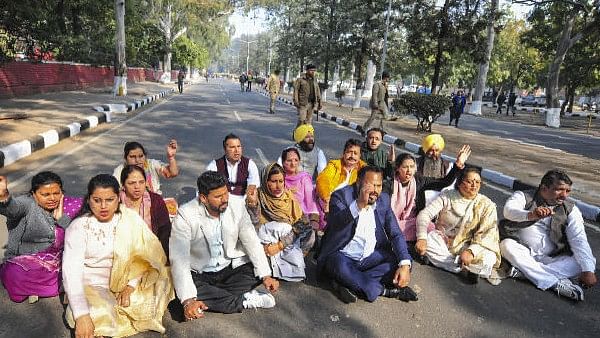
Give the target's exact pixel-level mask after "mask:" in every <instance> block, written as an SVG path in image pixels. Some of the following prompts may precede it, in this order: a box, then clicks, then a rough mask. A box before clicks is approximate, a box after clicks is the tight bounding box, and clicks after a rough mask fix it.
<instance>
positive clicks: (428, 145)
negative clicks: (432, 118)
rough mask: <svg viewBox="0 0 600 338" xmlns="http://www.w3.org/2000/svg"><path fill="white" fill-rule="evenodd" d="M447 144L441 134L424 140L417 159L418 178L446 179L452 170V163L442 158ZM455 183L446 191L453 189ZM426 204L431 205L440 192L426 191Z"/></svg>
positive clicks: (451, 183) (426, 137) (431, 135)
mask: <svg viewBox="0 0 600 338" xmlns="http://www.w3.org/2000/svg"><path fill="white" fill-rule="evenodd" d="M445 146H446V143H445V142H444V138H443V137H442V135H440V134H430V135H427V136H425V137H424V138H423V142H422V143H421V147H420V148H419V155H420V156H419V157H418V158H417V173H416V175H417V176H425V177H432V178H444V177H445V176H446V175H448V173H449V172H450V170H451V169H452V162H450V161H448V160H445V159H443V158H442V151H444V147H445ZM453 183H454V181H452V182H450V183H449V184H448V186H447V187H445V188H444V189H452V186H453ZM424 194H425V203H426V204H429V203H430V202H431V201H433V200H434V199H435V198H436V197H437V196H438V195H439V194H440V190H425V191H424Z"/></svg>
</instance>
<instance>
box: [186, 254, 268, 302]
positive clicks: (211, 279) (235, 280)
mask: <svg viewBox="0 0 600 338" xmlns="http://www.w3.org/2000/svg"><path fill="white" fill-rule="evenodd" d="M192 279H193V280H194V284H195V285H196V290H198V294H197V295H196V298H198V300H201V301H203V302H204V304H206V306H208V311H212V312H220V313H236V312H242V310H243V309H244V306H243V304H242V303H243V301H244V298H243V296H242V295H243V294H244V293H246V292H248V291H250V290H252V289H254V288H255V287H256V286H258V285H259V284H260V283H261V282H260V279H258V278H257V277H256V276H254V266H253V265H252V263H246V264H244V265H241V266H238V267H237V268H235V269H233V268H232V267H231V265H229V266H228V267H226V268H225V269H223V270H221V271H217V272H203V273H196V272H194V271H192Z"/></svg>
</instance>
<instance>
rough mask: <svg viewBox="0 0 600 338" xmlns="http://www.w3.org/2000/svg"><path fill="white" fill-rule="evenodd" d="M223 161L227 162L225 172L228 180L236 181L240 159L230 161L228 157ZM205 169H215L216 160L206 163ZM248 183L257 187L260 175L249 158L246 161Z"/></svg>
mask: <svg viewBox="0 0 600 338" xmlns="http://www.w3.org/2000/svg"><path fill="white" fill-rule="evenodd" d="M225 163H227V173H228V174H229V182H230V183H237V171H238V165H239V164H240V161H237V162H235V163H231V162H229V160H228V159H225ZM206 170H207V171H217V161H216V160H212V161H211V162H210V163H209V164H208V166H206ZM248 185H255V186H256V187H257V188H258V187H260V175H259V174H258V168H257V167H256V163H254V161H253V160H252V159H249V161H248Z"/></svg>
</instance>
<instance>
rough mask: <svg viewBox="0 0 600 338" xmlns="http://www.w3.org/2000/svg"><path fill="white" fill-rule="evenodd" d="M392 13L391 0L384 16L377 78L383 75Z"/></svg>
mask: <svg viewBox="0 0 600 338" xmlns="http://www.w3.org/2000/svg"><path fill="white" fill-rule="evenodd" d="M391 11H392V0H389V2H388V10H387V14H386V15H385V33H383V54H382V55H381V67H379V78H380V79H381V76H382V75H383V68H384V67H385V56H386V54H387V39H388V30H389V27H390V12H391Z"/></svg>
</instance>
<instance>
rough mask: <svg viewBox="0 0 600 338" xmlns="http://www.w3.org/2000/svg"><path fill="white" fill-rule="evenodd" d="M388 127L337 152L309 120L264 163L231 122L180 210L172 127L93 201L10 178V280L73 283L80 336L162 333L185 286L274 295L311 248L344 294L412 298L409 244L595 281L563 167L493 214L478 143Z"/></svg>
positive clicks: (246, 302) (8, 285)
mask: <svg viewBox="0 0 600 338" xmlns="http://www.w3.org/2000/svg"><path fill="white" fill-rule="evenodd" d="M383 136H384V135H383V131H382V130H380V129H378V128H373V129H371V130H369V131H368V132H367V134H366V140H365V141H364V142H361V141H359V140H356V139H349V140H347V141H346V143H345V145H344V149H343V152H342V155H341V156H340V158H339V159H334V160H331V161H329V162H326V157H325V155H324V153H323V151H322V150H321V149H319V148H318V147H317V146H316V145H315V136H314V129H313V127H312V126H311V125H306V124H303V125H300V126H298V127H297V128H296V129H295V130H294V135H293V137H294V141H295V144H293V145H291V146H290V147H288V148H286V149H284V150H283V151H282V153H281V157H280V158H279V159H278V161H277V162H273V163H271V164H269V165H267V166H266V167H265V168H263V170H262V172H261V173H259V169H258V167H257V165H256V164H255V163H254V161H253V160H252V159H250V158H248V157H245V156H243V147H242V143H241V140H240V138H239V137H238V136H236V135H234V134H229V135H227V136H226V137H225V139H224V140H223V150H224V155H223V156H222V157H221V158H218V159H216V160H214V161H212V162H210V163H209V164H208V166H207V168H206V169H207V170H206V171H205V172H204V173H202V174H201V175H200V176H199V177H198V179H197V182H196V185H197V188H198V195H197V198H194V199H193V200H191V201H189V202H187V203H185V204H183V205H182V206H180V207H178V208H177V212H176V213H173V212H172V211H173V210H172V209H173V208H174V206H173V201H170V200H169V199H164V198H163V196H162V193H161V190H160V187H161V185H160V181H161V178H172V177H175V176H177V175H178V172H179V170H178V167H177V161H176V159H175V156H176V152H177V147H178V146H177V142H176V141H175V140H171V142H170V143H169V145H167V159H168V163H163V162H161V161H157V160H153V159H148V158H147V153H146V151H145V149H144V147H143V146H142V145H141V144H139V143H137V142H128V143H126V145H125V148H124V163H123V164H121V165H119V166H118V167H117V168H116V169H115V171H114V173H113V175H108V174H100V175H97V176H94V177H93V178H92V179H91V180H90V181H89V183H88V186H87V194H86V196H85V197H84V198H76V197H70V196H65V195H64V189H63V182H62V180H61V178H60V177H59V176H58V175H56V174H55V173H52V172H47V171H46V172H41V173H38V174H36V175H35V176H34V177H33V178H32V180H31V190H30V191H29V193H28V194H25V195H22V196H13V195H12V194H10V193H9V191H8V180H7V178H6V177H3V176H0V214H2V215H4V216H6V218H7V227H8V234H9V236H8V242H7V244H6V251H5V254H4V261H3V263H2V265H1V266H0V280H1V281H2V284H3V285H4V288H5V289H6V291H7V293H8V295H9V297H10V299H11V300H13V301H15V302H22V301H24V300H26V299H29V302H30V303H33V302H35V301H36V300H37V299H38V298H39V297H55V296H58V295H59V294H60V293H62V292H63V288H64V292H65V296H64V298H63V299H64V303H65V304H67V306H66V310H65V319H66V322H67V323H68V324H69V325H70V327H71V328H73V329H74V330H75V336H76V337H95V336H115V337H120V336H129V335H133V334H135V333H138V332H142V331H147V330H153V331H158V332H164V331H165V328H164V326H163V324H162V317H163V314H164V311H165V310H166V308H167V305H168V304H169V302H171V301H172V300H173V299H175V297H177V299H178V301H179V302H180V303H181V305H182V307H183V315H184V317H185V319H186V320H193V319H197V318H202V317H204V312H205V311H212V312H220V313H236V312H242V311H243V309H248V308H270V307H274V306H275V298H274V296H273V294H274V293H275V292H276V291H277V290H278V289H279V281H280V280H284V281H289V282H296V281H302V280H304V279H306V274H305V269H306V264H305V257H306V256H307V255H310V254H311V253H312V252H314V257H315V259H316V265H317V274H318V276H319V277H320V278H321V279H323V280H326V281H328V282H329V284H330V286H331V288H332V290H333V292H334V294H335V295H336V296H337V297H338V298H339V299H340V300H342V301H343V302H345V303H352V302H355V301H356V300H357V299H358V298H363V299H365V300H367V301H369V302H373V301H375V300H376V299H377V298H378V297H379V296H384V297H389V298H395V299H399V300H403V301H416V300H417V299H418V295H417V294H416V293H415V292H414V291H413V290H412V289H411V288H410V286H409V284H410V278H411V269H412V265H413V259H412V257H413V256H415V258H418V259H419V260H420V261H421V262H423V263H425V264H432V265H433V266H436V267H439V268H441V269H444V270H446V271H449V272H452V273H457V274H461V275H462V276H463V277H465V280H466V281H468V282H470V283H476V282H477V280H478V279H479V278H480V277H482V278H485V279H487V280H488V281H489V282H490V283H491V284H492V285H498V284H499V283H500V282H501V279H502V278H506V277H513V278H526V279H528V280H530V281H531V282H533V283H534V284H535V285H536V286H537V287H538V288H540V289H542V290H546V289H551V290H554V291H555V292H557V293H558V295H560V296H565V297H568V298H570V299H573V300H580V301H581V300H583V298H584V294H583V290H582V286H583V287H591V286H593V285H594V284H595V283H596V276H595V265H596V261H595V258H594V256H593V255H592V251H591V248H590V246H589V244H588V241H587V237H586V234H585V228H584V223H583V218H582V215H581V212H580V211H579V209H578V208H577V206H575V205H574V204H573V203H572V202H571V201H569V200H567V197H568V195H569V193H570V191H571V185H572V181H571V180H570V178H569V177H568V176H567V174H566V173H564V172H562V171H560V170H550V171H548V172H547V173H546V175H544V177H543V178H542V180H541V183H540V185H539V187H538V188H537V190H535V191H531V192H529V191H516V192H515V193H514V194H513V195H512V196H511V197H510V198H509V199H508V201H507V202H506V204H505V206H504V211H503V215H504V219H502V220H501V221H500V222H498V217H497V213H496V205H495V203H494V202H492V201H491V200H490V199H489V198H488V197H486V196H484V195H483V194H481V193H480V188H481V184H482V177H481V173H480V171H479V169H478V168H475V167H470V166H467V165H465V163H466V161H467V160H468V158H469V156H470V154H471V149H470V147H469V146H468V145H464V146H462V147H461V148H460V150H459V151H458V153H457V156H456V161H455V163H450V162H448V161H447V160H445V159H443V158H442V155H441V153H442V151H443V149H444V146H445V145H444V140H443V138H442V137H441V136H440V135H437V134H433V135H429V136H427V137H425V139H424V140H423V143H422V149H421V154H422V156H420V157H419V158H415V157H414V156H413V155H411V154H408V153H401V154H398V155H396V152H395V149H394V146H393V145H392V146H390V149H389V151H386V150H385V148H384V146H383V144H382V140H383ZM428 194H429V197H428ZM165 200H167V203H165ZM170 211H171V212H170ZM411 252H412V255H411ZM502 258H504V259H505V261H506V262H507V263H506V264H503V267H504V266H505V265H506V266H508V267H509V268H506V269H503V268H501V263H502V262H503V261H502ZM503 270H504V271H506V272H505V273H502V271H503ZM572 280H574V281H572ZM261 284H262V285H263V286H264V289H265V290H262V288H261V289H256V288H257V287H258V286H259V285H261Z"/></svg>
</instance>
